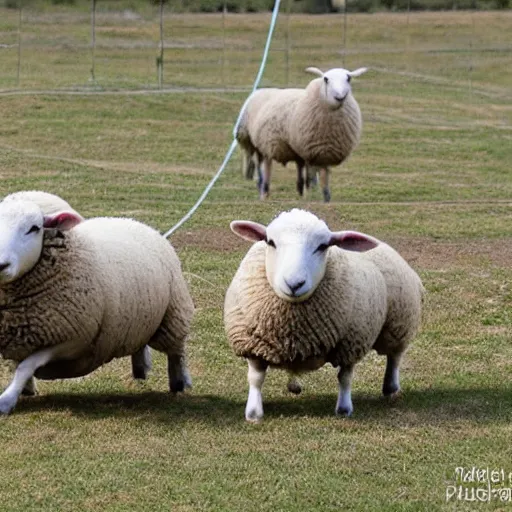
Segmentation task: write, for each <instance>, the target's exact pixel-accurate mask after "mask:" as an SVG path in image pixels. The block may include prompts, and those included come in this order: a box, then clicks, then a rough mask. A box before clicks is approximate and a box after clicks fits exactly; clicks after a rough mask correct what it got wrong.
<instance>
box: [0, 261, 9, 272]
mask: <svg viewBox="0 0 512 512" xmlns="http://www.w3.org/2000/svg"><path fill="white" fill-rule="evenodd" d="M9 265H10V263H0V272H3V271H4V270H5V269H6V268H7V267H9Z"/></svg>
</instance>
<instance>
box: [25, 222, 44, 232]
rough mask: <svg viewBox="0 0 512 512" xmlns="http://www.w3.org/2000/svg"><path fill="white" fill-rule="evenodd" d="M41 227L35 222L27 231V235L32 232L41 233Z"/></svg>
mask: <svg viewBox="0 0 512 512" xmlns="http://www.w3.org/2000/svg"><path fill="white" fill-rule="evenodd" d="M40 230H41V228H40V227H39V226H36V225H35V224H34V225H33V226H32V227H31V228H30V229H29V230H28V231H27V233H26V234H27V235H30V233H39V231H40Z"/></svg>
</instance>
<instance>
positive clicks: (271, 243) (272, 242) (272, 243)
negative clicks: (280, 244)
mask: <svg viewBox="0 0 512 512" xmlns="http://www.w3.org/2000/svg"><path fill="white" fill-rule="evenodd" d="M267 245H269V246H270V247H273V248H274V249H275V248H276V244H275V243H274V240H267Z"/></svg>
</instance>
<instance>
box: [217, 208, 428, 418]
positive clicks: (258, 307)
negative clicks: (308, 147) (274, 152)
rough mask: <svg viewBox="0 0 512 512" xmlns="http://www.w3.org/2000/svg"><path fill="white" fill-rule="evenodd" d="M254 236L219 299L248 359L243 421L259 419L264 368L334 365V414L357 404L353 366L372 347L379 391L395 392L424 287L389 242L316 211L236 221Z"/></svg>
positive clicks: (293, 386)
mask: <svg viewBox="0 0 512 512" xmlns="http://www.w3.org/2000/svg"><path fill="white" fill-rule="evenodd" d="M231 229H232V230H233V232H234V233H236V234H237V235H239V236H241V237H242V238H244V239H247V240H250V241H253V242H257V243H255V244H254V245H253V246H252V247H251V249H250V250H249V252H248V253H247V255H246V256H245V257H244V259H243V260H242V262H241V264H240V267H239V269H238V271H237V272H236V274H235V276H234V278H233V281H232V283H231V285H230V286H229V288H228V291H227V293H226V298H225V304H224V323H225V329H226V333H227V337H228V340H229V342H230V344H231V346H232V347H233V349H234V351H235V353H236V355H238V356H241V357H244V358H246V359H247V361H248V365H249V371H248V381H249V397H248V400H247V406H246V410H245V417H246V419H247V420H248V421H258V420H260V419H261V418H262V417H263V402H262V396H261V387H262V385H263V381H264V379H265V372H266V369H267V367H268V366H271V367H276V368H282V369H285V370H287V371H288V372H289V374H290V381H289V384H288V389H289V390H290V391H292V392H295V393H299V392H300V391H301V388H300V384H299V383H298V381H297V375H299V374H300V373H302V372H306V371H313V370H316V369H317V368H319V367H321V366H323V365H324V364H325V363H331V364H332V365H333V366H335V367H339V372H338V381H339V396H338V401H337V404H336V413H337V414H339V415H346V416H348V415H350V414H351V413H352V411H353V406H352V399H351V391H350V390H351V381H352V372H353V369H354V365H355V364H356V363H357V362H358V361H360V360H361V359H362V358H363V357H364V355H365V354H366V353H368V352H369V351H370V350H371V349H372V348H373V349H375V350H376V351H377V352H378V353H379V354H383V355H386V356H387V366H386V371H385V375H384V384H383V389H382V390H383V393H384V395H386V396H388V395H393V394H395V393H397V392H398V391H399V389H400V384H399V363H400V359H401V357H402V354H403V352H404V351H405V349H406V347H407V345H408V343H409V342H410V340H411V339H412V338H413V337H414V335H415V334H416V332H417V330H418V327H419V323H420V316H421V303H422V295H423V286H422V284H421V280H420V278H419V277H418V275H417V274H416V273H415V272H414V271H413V270H412V268H411V267H410V266H409V265H408V264H407V263H406V261H405V260H404V259H403V258H402V257H401V256H400V255H399V254H398V253H397V252H396V251H395V250H394V249H392V248H391V247H390V246H389V245H387V244H385V243H383V242H381V241H379V240H377V239H376V238H373V237H371V236H368V235H365V234H363V233H358V232H354V231H338V232H331V231H330V230H329V228H328V227H327V225H326V224H325V223H324V222H323V221H321V220H319V219H318V218H317V217H316V216H315V215H313V214H312V213H309V212H306V211H304V210H298V209H294V210H291V211H290V212H284V213H281V214H280V215H279V216H278V217H277V218H276V219H274V220H273V221H272V222H271V223H270V224H269V225H268V227H265V226H263V225H261V224H258V223H255V222H250V221H233V222H232V223H231Z"/></svg>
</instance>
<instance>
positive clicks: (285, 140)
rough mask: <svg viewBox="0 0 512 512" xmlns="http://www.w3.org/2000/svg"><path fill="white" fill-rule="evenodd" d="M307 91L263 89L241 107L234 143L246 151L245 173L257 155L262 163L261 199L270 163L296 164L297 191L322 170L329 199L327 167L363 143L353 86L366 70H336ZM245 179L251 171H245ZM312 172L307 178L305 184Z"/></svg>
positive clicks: (266, 188) (313, 70) (316, 71)
mask: <svg viewBox="0 0 512 512" xmlns="http://www.w3.org/2000/svg"><path fill="white" fill-rule="evenodd" d="M306 71H308V72H310V73H313V74H317V75H319V76H320V78H316V79H314V80H312V81H311V82H310V83H309V84H308V86H307V87H306V88H305V89H292V88H288V89H275V88H268V89H259V90H257V91H255V92H254V93H253V94H252V95H251V96H250V97H249V98H248V99H247V101H246V102H245V104H244V106H243V107H242V115H241V117H240V123H239V125H238V128H237V133H236V138H237V141H238V143H239V144H240V146H241V148H242V150H243V152H244V165H245V169H250V162H251V160H252V159H253V155H256V157H257V160H258V163H261V169H262V178H261V185H260V197H261V198H262V199H264V198H266V197H267V196H268V193H269V187H270V178H271V172H272V160H276V161H277V162H280V163H282V164H283V165H286V164H287V163H288V162H290V161H294V162H296V164H297V190H298V192H299V194H300V195H302V194H303V190H304V183H305V180H304V168H305V167H306V168H310V167H320V182H321V185H322V192H323V196H324V201H326V202H328V201H330V198H331V193H330V189H329V169H328V167H329V166H332V165H339V164H341V163H342V162H343V161H344V160H345V159H346V158H347V157H348V156H349V155H350V153H351V152H352V151H353V149H354V148H355V147H356V146H357V144H358V143H359V139H360V137H361V130H362V118H361V111H360V109H359V105H358V104H357V101H356V100H355V98H354V96H353V95H352V88H351V85H350V82H351V80H352V78H353V77H357V76H360V75H362V74H363V73H364V72H366V71H367V68H359V69H356V70H355V71H348V70H346V69H343V68H334V69H331V70H329V71H326V72H325V73H323V72H322V71H320V70H319V69H318V68H314V67H310V68H307V69H306ZM245 172H246V174H247V175H250V172H247V171H245ZM309 179H310V173H309V172H307V174H306V185H307V184H308V183H307V182H308V181H309Z"/></svg>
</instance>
